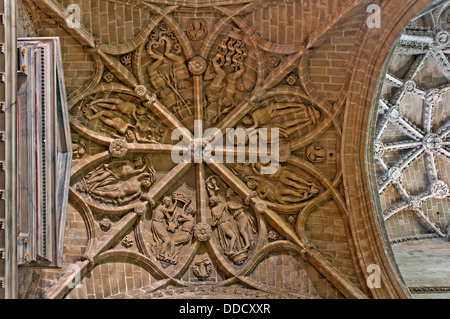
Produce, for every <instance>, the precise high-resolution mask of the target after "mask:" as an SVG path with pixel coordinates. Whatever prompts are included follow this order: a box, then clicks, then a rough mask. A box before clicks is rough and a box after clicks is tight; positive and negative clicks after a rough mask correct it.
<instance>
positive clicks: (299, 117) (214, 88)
mask: <svg viewBox="0 0 450 319" xmlns="http://www.w3.org/2000/svg"><path fill="white" fill-rule="evenodd" d="M204 27H205V24H204V23H203V24H198V25H196V28H197V29H195V28H192V29H191V30H190V31H191V34H190V35H189V37H190V38H191V40H193V41H198V40H200V39H204V36H203V35H204V32H203V31H205V30H204ZM244 37H245V36H244V34H243V32H242V31H241V30H240V29H239V28H237V27H236V26H234V27H232V28H231V29H230V30H229V32H228V33H227V34H224V35H223V36H222V37H221V38H220V39H219V40H218V42H217V46H216V50H215V51H214V50H211V53H209V56H208V57H209V58H208V59H206V58H203V57H202V56H200V55H195V56H194V57H193V58H190V59H186V58H185V55H184V52H183V43H182V42H180V41H179V39H178V37H177V36H175V34H174V33H173V32H172V31H170V30H169V28H168V27H167V26H166V25H164V24H160V25H159V26H157V27H156V28H155V29H154V30H153V31H152V32H151V33H150V35H149V39H148V42H146V43H145V46H144V50H142V51H143V52H141V54H137V53H135V54H127V55H124V56H122V57H121V59H120V63H121V64H120V67H117V66H116V70H115V72H112V71H111V72H110V71H107V72H106V73H105V75H104V76H103V78H102V79H103V81H104V82H102V83H101V85H100V86H99V88H98V89H95V90H94V91H93V92H91V93H90V94H86V95H85V96H83V99H80V102H79V103H78V104H77V107H74V108H73V109H72V111H71V112H72V115H74V116H75V117H76V118H77V120H78V123H75V124H74V129H75V130H77V131H78V132H79V133H80V134H81V135H83V137H84V138H85V139H86V140H90V141H94V142H95V143H100V144H106V145H108V147H109V148H108V151H107V152H106V154H105V153H101V154H99V155H95V156H94V157H93V159H92V161H91V162H90V163H89V165H81V164H80V167H82V168H80V169H78V166H77V167H76V168H75V171H77V170H78V172H77V173H76V174H75V175H74V176H76V178H73V180H74V181H75V182H74V184H75V190H76V192H77V193H78V194H79V196H81V197H82V198H83V200H85V201H86V202H87V204H88V206H89V207H91V209H92V210H93V211H94V212H97V213H98V212H100V213H101V215H103V216H108V215H109V216H122V215H123V214H124V213H126V212H128V211H130V210H132V211H134V212H135V213H136V214H137V215H138V216H142V219H141V220H142V222H141V223H139V225H138V227H137V228H136V230H135V237H136V246H137V247H138V249H139V250H140V251H141V252H142V253H143V254H144V255H146V256H148V257H151V258H155V259H156V260H158V261H159V263H160V264H161V265H162V266H163V267H164V268H167V267H170V266H177V265H178V264H179V263H180V261H181V260H187V259H186V256H187V255H186V254H189V251H191V250H190V249H191V248H190V247H193V245H194V241H196V242H198V243H202V242H203V243H206V244H208V245H213V246H214V245H218V246H219V247H220V249H221V252H222V253H223V254H224V255H225V256H226V257H227V259H228V260H229V261H230V262H231V263H233V264H234V265H237V266H240V265H243V264H244V263H245V262H246V260H247V259H248V258H249V257H250V256H251V254H252V252H254V251H255V250H256V249H258V247H260V246H261V245H263V243H264V242H266V241H267V239H268V238H262V237H261V236H262V235H263V234H264V233H265V232H261V231H260V229H261V227H263V228H265V227H266V226H263V224H264V225H265V222H264V218H263V217H262V214H264V212H265V211H266V210H267V209H273V210H274V211H277V210H287V211H295V210H297V211H298V209H299V207H302V206H304V203H305V202H307V201H309V200H311V199H313V198H315V197H317V196H318V195H319V194H320V193H321V191H322V189H321V187H320V186H319V185H318V184H317V183H316V182H315V181H313V179H312V178H311V177H310V176H309V175H308V174H306V173H305V174H303V173H302V172H300V171H299V169H298V168H295V167H292V166H291V165H290V164H288V163H287V160H288V159H289V157H290V156H291V150H290V148H289V147H288V146H287V143H288V142H289V141H291V140H292V139H294V138H299V136H301V134H303V133H304V132H306V133H307V132H309V131H311V129H313V128H315V127H317V125H318V123H319V122H320V120H321V117H322V114H321V112H320V111H318V110H317V109H316V108H315V107H313V106H311V105H305V104H304V103H302V102H301V101H300V100H299V99H298V98H295V94H292V95H293V96H294V98H292V99H291V100H286V99H285V97H284V96H276V95H272V96H270V97H266V94H267V92H266V91H265V90H263V89H261V88H258V87H256V86H255V83H256V82H257V78H256V77H257V75H254V72H249V69H250V68H257V63H255V58H254V57H252V56H251V52H250V51H251V49H249V48H248V44H247V43H246V41H245V39H244ZM117 63H119V62H117ZM280 63H281V62H280ZM280 63H277V64H276V65H275V64H273V67H274V68H276V67H280ZM137 66H141V67H140V68H138V67H137ZM118 70H119V71H118ZM125 70H126V71H125ZM141 70H145V72H143V73H141ZM136 72H137V73H136ZM123 73H126V74H128V75H129V76H135V77H136V78H137V79H142V80H143V83H145V84H139V85H137V84H136V85H129V86H131V88H132V89H130V88H129V87H127V86H125V85H124V83H123V82H124V80H123V79H122V76H123ZM120 74H122V76H121V75H120ZM131 74H133V75H131ZM297 82H298V76H297V75H295V74H293V73H292V72H291V73H289V74H288V76H287V77H286V79H285V81H284V82H283V83H284V84H285V85H287V86H295V85H296V84H297ZM201 84H202V85H201ZM149 92H152V93H151V95H150V93H149ZM252 92H253V93H252ZM249 96H253V98H252V100H251V101H249ZM246 105H247V106H246ZM248 106H250V108H248V111H247V112H246V113H245V114H241V115H239V116H237V114H239V113H238V112H239V109H240V108H241V107H248ZM229 118H231V119H233V120H232V121H227V119H229ZM223 122H225V123H229V124H230V125H231V126H234V127H235V128H236V129H237V130H238V129H241V130H247V131H252V132H255V134H256V136H261V135H263V136H265V140H264V138H263V140H264V142H265V143H267V144H268V147H269V148H270V147H271V148H272V151H273V150H274V149H275V145H276V146H277V148H276V150H277V154H276V155H277V156H276V164H277V166H276V168H277V169H276V170H272V171H270V172H269V173H268V172H267V171H266V170H265V169H266V168H267V163H262V162H261V161H259V160H256V161H249V160H248V159H249V158H251V155H252V154H251V153H252V150H251V148H249V145H251V142H252V140H251V139H252V136H251V134H247V135H245V136H244V138H243V139H242V140H241V141H240V142H241V144H243V145H244V148H243V151H242V153H243V154H244V155H246V156H248V157H246V158H245V157H244V159H245V160H244V161H238V162H234V161H232V162H231V163H228V162H227V164H223V163H220V162H219V161H215V162H214V161H213V162H211V163H205V161H204V159H201V160H200V161H194V163H196V164H198V165H200V166H201V167H202V168H197V169H196V170H195V171H196V175H197V178H196V180H195V181H194V182H193V181H192V180H189V179H188V178H187V177H185V176H184V175H185V174H186V172H187V171H189V168H190V167H191V166H192V165H191V164H190V163H187V162H188V161H179V162H176V163H172V164H173V165H172V166H171V167H170V168H169V171H168V173H167V165H166V164H167V163H169V161H170V160H171V158H170V156H169V155H168V152H167V151H168V150H171V151H173V150H174V149H175V150H176V151H180V150H183V149H185V148H188V149H189V148H190V149H191V150H193V152H192V156H193V157H194V159H195V150H197V149H198V150H200V151H204V149H205V146H206V145H207V144H208V143H209V142H210V140H206V141H205V140H204V139H201V140H200V146H199V147H197V146H196V142H197V144H198V142H199V140H198V139H195V138H193V136H192V133H191V129H192V128H193V130H194V131H195V130H196V129H197V130H198V128H199V127H203V125H206V127H207V129H211V128H212V126H216V125H217V126H219V127H220V125H221V124H223ZM80 123H83V124H84V126H83V125H80ZM191 123H194V127H192V124H191ZM198 123H200V124H198ZM188 128H190V129H188ZM217 130H218V131H220V132H223V131H224V130H223V128H217ZM305 130H306V131H305ZM200 131H202V129H200ZM275 131H276V132H277V134H274V133H273V132H275ZM170 132H172V136H173V132H178V133H179V134H178V135H179V136H182V137H183V138H184V140H186V141H187V142H188V143H186V145H185V146H183V145H181V146H180V145H175V146H174V145H173V140H172V139H169V138H171V136H169V135H170V134H169V133H170ZM267 132H269V133H267ZM175 135H177V134H175ZM275 135H277V137H279V139H274V136H275ZM215 137H217V135H216V136H215ZM234 137H235V136H234ZM234 137H233V138H232V140H230V136H229V135H228V136H227V135H224V139H225V140H226V141H227V142H228V143H229V144H228V146H230V145H231V146H236V143H235V141H234ZM260 140H261V139H260ZM275 140H276V141H275ZM76 142H77V141H76ZM77 143H78V144H80V145H81V146H80V150H81V149H82V151H80V152H78V153H77V159H79V158H83V156H86V148H87V143H86V142H85V141H84V140H83V144H81V139H80V140H79V141H78V142H77ZM235 153H236V154H234V155H238V154H237V153H239V152H236V151H235ZM188 155H189V156H191V154H188ZM232 155H233V154H232ZM278 155H279V156H278ZM233 158H234V156H233ZM269 158H270V156H269ZM272 158H273V154H272ZM306 158H307V159H308V160H309V161H310V162H311V163H321V162H323V161H324V160H325V158H326V152H325V150H324V147H323V146H321V145H320V144H317V143H314V144H311V145H310V146H309V147H308V148H307V150H306ZM172 162H173V161H172ZM163 164H164V165H163ZM204 164H208V165H204ZM198 165H197V166H198ZM169 166H170V165H169ZM163 167H165V168H163ZM80 170H81V171H82V172H80ZM87 170H88V171H87ZM108 220H109V219H108V218H106V220H105V218H103V219H102V220H101V223H100V227H101V229H102V230H103V231H109V230H110V228H111V223H110V222H108ZM273 233H274V231H271V232H270V234H273ZM194 238H195V240H194ZM274 238H275V237H274V236H271V237H270V238H269V239H270V241H274V240H275V239H274ZM277 238H278V237H277ZM258 245H259V246H258ZM122 247H123V248H125V249H131V248H132V247H134V241H133V238H132V237H131V235H130V234H128V235H127V236H126V237H125V238H124V239H123V240H122ZM212 251H215V249H212ZM213 259H216V258H213ZM197 266H199V265H197ZM207 268H208V269H209V267H207ZM197 273H198V274H199V275H198V277H199V278H200V277H205V278H206V277H207V275H208V276H209V274H210V271H207V272H204V271H202V272H200V271H199V270H198V269H197Z"/></svg>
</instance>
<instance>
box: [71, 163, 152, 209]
mask: <svg viewBox="0 0 450 319" xmlns="http://www.w3.org/2000/svg"><path fill="white" fill-rule="evenodd" d="M155 181H156V173H155V171H154V169H153V168H152V167H151V166H150V161H149V159H148V158H147V157H139V156H134V157H133V163H131V162H130V161H128V160H126V161H113V162H111V163H109V164H101V165H99V166H98V167H97V168H96V169H95V170H93V171H91V172H89V173H88V174H86V176H85V177H84V178H83V179H82V180H81V181H80V183H79V184H78V186H77V190H78V191H80V192H82V193H85V194H88V195H90V196H91V197H93V198H95V199H97V200H99V201H102V202H104V203H113V204H119V205H121V204H126V203H129V202H131V201H133V200H135V199H137V198H139V197H140V196H141V194H142V192H143V190H148V189H149V188H150V186H151V185H153V183H154V182H155Z"/></svg>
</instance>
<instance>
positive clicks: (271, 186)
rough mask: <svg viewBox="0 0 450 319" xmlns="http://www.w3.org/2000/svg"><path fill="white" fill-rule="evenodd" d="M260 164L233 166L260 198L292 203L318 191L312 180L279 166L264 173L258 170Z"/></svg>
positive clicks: (306, 198)
mask: <svg viewBox="0 0 450 319" xmlns="http://www.w3.org/2000/svg"><path fill="white" fill-rule="evenodd" d="M261 166H262V165H261V163H257V164H252V166H247V165H242V164H235V165H234V166H233V171H234V172H235V174H236V175H237V176H239V177H240V178H241V179H243V180H244V181H245V182H246V183H247V186H248V187H249V188H250V189H253V190H255V191H256V193H257V194H258V196H259V197H260V198H261V199H265V200H268V201H270V202H278V203H280V204H293V203H299V202H303V201H306V200H308V199H310V198H312V197H315V196H317V195H318V194H319V193H320V189H319V188H318V187H317V186H316V185H315V184H314V183H313V182H312V181H309V180H307V179H305V178H302V177H301V176H299V175H298V174H297V173H294V172H292V171H290V170H288V169H286V168H285V167H281V168H280V169H279V170H278V172H277V173H275V174H271V175H264V174H261V172H260V169H261Z"/></svg>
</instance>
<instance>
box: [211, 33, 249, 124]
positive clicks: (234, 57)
mask: <svg viewBox="0 0 450 319" xmlns="http://www.w3.org/2000/svg"><path fill="white" fill-rule="evenodd" d="M240 32H241V31H240V30H239V29H236V28H234V29H233V30H232V31H231V32H230V33H229V34H228V35H227V36H226V37H224V38H223V39H222V40H221V41H220V43H219V46H218V50H217V54H216V55H215V56H214V58H213V59H211V61H210V63H209V65H208V68H207V70H206V73H205V76H204V80H205V81H212V82H211V83H210V84H209V86H208V87H207V89H206V96H205V97H206V102H207V114H208V115H209V116H208V120H209V121H210V122H212V123H216V122H217V120H218V118H219V117H220V116H221V115H224V114H226V113H228V112H230V110H231V109H233V108H234V107H235V105H236V101H235V95H236V92H237V91H241V92H242V91H244V90H245V87H244V85H243V83H242V76H243V75H244V73H245V71H246V68H245V66H244V61H245V58H246V57H247V56H248V51H247V48H246V46H245V43H244V41H243V37H242V35H241V34H240Z"/></svg>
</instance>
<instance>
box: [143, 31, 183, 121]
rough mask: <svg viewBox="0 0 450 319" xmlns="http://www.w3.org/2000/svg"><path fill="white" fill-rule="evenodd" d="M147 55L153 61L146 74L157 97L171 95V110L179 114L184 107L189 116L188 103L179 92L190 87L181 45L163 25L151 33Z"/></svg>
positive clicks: (169, 102)
mask: <svg viewBox="0 0 450 319" xmlns="http://www.w3.org/2000/svg"><path fill="white" fill-rule="evenodd" d="M147 53H148V54H149V56H150V57H151V58H152V59H153V61H152V63H151V64H150V65H149V66H148V68H147V73H148V75H149V77H150V82H151V84H152V86H153V87H154V89H155V90H156V91H157V94H158V95H159V97H160V98H162V99H164V98H166V97H168V96H169V95H171V94H172V93H173V94H174V96H173V98H172V100H170V101H168V102H167V103H168V104H175V106H174V107H173V109H174V111H175V112H176V113H179V114H180V113H181V109H182V108H183V107H184V108H186V109H187V110H188V112H189V113H190V114H191V113H192V111H191V109H190V103H189V101H186V100H185V99H184V98H183V96H182V95H181V94H180V92H179V91H180V90H181V89H185V88H187V87H189V85H190V84H189V81H187V80H188V79H189V71H188V68H187V66H186V63H185V58H184V56H183V52H182V48H181V45H180V44H179V43H178V40H177V39H176V37H175V35H174V34H173V33H172V32H170V31H168V30H167V28H166V26H165V25H160V26H159V27H158V28H157V29H156V30H154V31H153V32H152V33H151V35H150V42H149V43H148V44H147ZM191 115H192V114H191Z"/></svg>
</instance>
